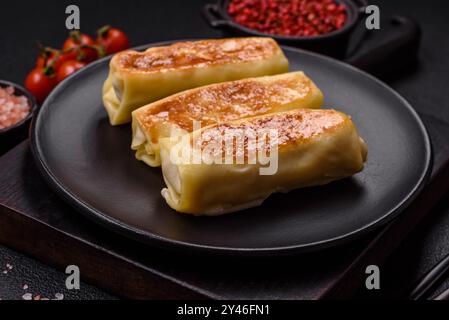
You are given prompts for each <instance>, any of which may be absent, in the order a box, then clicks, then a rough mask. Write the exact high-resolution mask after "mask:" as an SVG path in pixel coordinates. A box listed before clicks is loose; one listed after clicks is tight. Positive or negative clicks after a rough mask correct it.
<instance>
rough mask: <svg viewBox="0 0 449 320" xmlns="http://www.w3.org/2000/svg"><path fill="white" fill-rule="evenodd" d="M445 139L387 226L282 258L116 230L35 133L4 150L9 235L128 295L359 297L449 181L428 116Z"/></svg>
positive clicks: (446, 152)
mask: <svg viewBox="0 0 449 320" xmlns="http://www.w3.org/2000/svg"><path fill="white" fill-rule="evenodd" d="M423 119H424V122H425V123H426V125H427V127H428V129H429V131H430V135H431V137H432V141H433V144H434V149H435V158H434V159H435V161H434V171H433V175H432V179H431V182H430V184H429V185H428V186H427V187H426V189H425V190H424V192H423V193H422V194H421V195H420V196H419V197H418V199H416V200H415V202H414V203H413V204H412V205H411V206H410V207H409V209H407V210H406V211H405V212H404V213H403V214H401V216H400V217H399V218H398V219H396V220H395V221H394V222H392V223H391V224H389V225H388V226H387V227H385V228H383V229H382V230H380V231H377V232H375V233H373V234H371V235H369V236H367V237H365V238H363V239H359V240H357V241H354V242H353V243H351V244H349V245H346V246H344V247H340V248H334V249H329V250H327V251H323V252H318V253H311V254H306V255H300V256H294V257H282V258H272V259H244V258H226V259H225V258H214V257H210V256H209V257H201V256H193V257H192V256H184V255H180V254H179V253H176V254H174V253H171V252H166V251H160V250H158V249H154V248H151V247H148V246H145V245H142V244H140V243H137V242H134V241H132V240H128V239H126V238H123V237H121V236H119V235H116V234H114V233H111V232H109V231H107V230H105V229H103V228H101V227H99V226H97V225H96V224H94V223H93V222H91V221H89V220H87V219H85V218H84V217H82V216H81V215H80V214H78V213H77V212H75V211H74V210H73V209H72V208H71V207H69V206H68V205H66V204H65V203H64V202H62V201H61V200H60V199H59V198H58V197H57V196H56V195H55V194H54V193H53V192H52V191H51V190H50V188H49V187H48V186H47V185H46V184H45V183H44V181H43V179H42V178H41V177H40V175H39V173H38V171H37V169H36V167H35V164H34V160H33V158H32V155H31V152H30V149H29V146H28V142H24V143H22V144H21V145H19V146H17V147H16V148H15V149H13V150H12V151H11V152H9V153H8V154H6V155H5V156H4V157H2V158H1V159H0V176H1V177H2V178H1V181H0V242H1V243H3V244H5V245H7V246H9V247H11V248H13V249H16V250H18V251H21V252H25V253H27V254H29V255H31V256H33V257H36V258H37V259H39V260H41V261H43V262H45V263H47V264H49V265H52V266H55V267H56V268H59V269H61V270H64V269H65V267H66V266H67V265H72V264H74V265H77V266H79V267H80V269H81V274H82V277H83V280H84V281H86V282H88V283H91V284H94V285H97V286H99V287H101V288H103V289H105V290H107V291H109V292H111V293H114V294H117V295H118V296H120V297H124V298H150V299H176V298H180V299H203V298H204V299H320V298H346V297H350V296H351V295H352V294H353V293H354V292H355V291H356V290H357V289H359V287H360V285H361V284H362V283H364V279H365V268H366V266H367V265H370V264H377V265H380V264H382V262H383V261H384V260H385V259H386V258H387V257H388V256H389V255H390V254H391V253H392V252H393V251H394V249H395V248H396V247H397V246H398V245H399V244H400V242H401V240H402V239H404V238H405V236H406V235H407V234H408V233H409V232H410V231H411V230H412V229H413V228H414V227H415V226H416V225H417V224H418V223H419V221H420V220H421V219H422V218H423V217H425V215H426V214H427V213H428V212H429V211H430V210H431V209H432V208H433V207H434V206H435V205H436V204H437V202H438V201H439V199H440V198H441V197H442V196H443V195H444V194H445V193H446V192H447V191H448V190H449V179H448V177H449V166H448V163H449V162H448V160H449V147H448V146H447V145H445V141H444V139H445V137H447V136H448V135H449V125H446V123H444V122H441V121H439V120H437V119H434V118H432V117H430V116H423Z"/></svg>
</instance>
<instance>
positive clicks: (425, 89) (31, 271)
mask: <svg viewBox="0 0 449 320" xmlns="http://www.w3.org/2000/svg"><path fill="white" fill-rule="evenodd" d="M213 1H214V0H204V1H201V0H189V1H175V0H163V1H162V0H161V1H159V0H158V1H148V0H146V1H145V0H141V1H134V0H127V1H105V0H102V1H100V0H96V1H95V0H91V1H85V0H83V1H49V0H47V1H34V2H25V1H13V2H7V3H5V4H3V6H2V15H1V16H2V18H1V19H0V79H6V80H10V81H13V82H17V83H23V80H24V78H25V76H26V74H27V72H28V71H29V70H30V69H31V68H32V67H33V66H34V63H35V58H36V55H37V46H36V42H37V41H40V42H41V43H43V44H45V45H48V46H53V47H58V46H61V45H62V42H63V41H64V39H65V38H66V36H67V30H65V18H66V15H65V7H66V6H67V5H68V4H77V5H79V7H80V9H81V29H82V31H84V32H87V33H90V34H93V33H94V31H95V30H96V29H97V28H98V27H100V26H102V25H105V24H111V25H113V26H116V27H119V28H122V29H123V30H125V31H126V32H127V33H128V35H129V37H130V39H131V42H132V45H134V46H137V45H142V44H145V43H150V42H155V41H161V40H171V39H182V38H201V37H218V36H220V33H219V32H217V31H215V30H212V29H211V28H209V26H208V25H207V24H206V23H205V22H204V21H203V19H202V17H201V14H200V10H201V7H202V5H203V4H204V3H208V2H213ZM370 2H371V3H373V4H378V5H379V6H380V8H381V14H382V15H390V14H394V13H400V14H407V15H410V16H412V17H414V18H415V19H416V20H417V21H418V22H419V23H420V25H421V27H422V29H423V45H422V50H421V52H420V63H419V65H418V66H417V68H416V69H413V70H410V71H409V72H407V74H404V75H397V76H395V77H392V78H391V79H388V80H387V82H388V83H389V84H390V85H391V86H392V87H393V88H395V89H396V90H398V91H399V92H400V93H401V94H402V95H404V96H405V97H406V98H407V99H408V100H409V101H410V102H411V103H412V105H413V106H414V107H415V108H416V109H417V110H419V111H420V113H421V114H424V115H425V116H428V117H432V118H438V119H439V120H438V121H441V124H442V125H444V126H449V112H448V108H449V90H448V89H447V83H448V80H449V76H448V71H449V23H447V21H448V18H449V17H448V15H449V10H448V9H449V1H445V0H428V1H410V0H383V1H381V0H376V1H370ZM448 217H449V205H448V204H444V203H443V204H442V205H441V206H440V207H439V208H438V209H437V210H436V211H435V212H434V214H433V215H432V217H431V219H430V220H429V221H427V222H426V223H425V224H424V225H423V227H422V228H420V229H419V230H417V231H416V232H415V233H414V235H413V236H412V239H411V240H410V242H408V243H407V245H404V246H403V248H402V249H401V250H400V252H398V253H397V255H395V257H393V258H392V259H391V260H390V262H389V264H388V266H387V268H386V269H385V270H383V272H385V274H386V276H385V281H387V283H386V286H385V290H382V292H381V294H377V295H376V296H389V297H395V296H397V295H396V293H398V292H400V289H401V288H403V287H404V286H407V285H410V283H409V282H408V281H410V279H412V278H413V275H411V273H413V272H415V275H416V272H422V271H423V270H427V269H429V268H430V267H431V266H432V264H433V263H435V262H436V261H437V260H438V259H439V258H441V257H442V256H443V255H444V254H447V253H449V249H448V242H447V237H448V234H449V231H448V229H447V227H448V226H449V218H448ZM6 264H10V265H11V266H12V267H13V268H12V270H7V267H6ZM401 264H402V265H401ZM407 266H408V269H409V270H408V271H409V272H402V271H403V269H404V268H407ZM401 270H402V271H401ZM3 271H8V273H7V274H3ZM64 283H65V275H64V274H63V273H61V272H59V271H56V270H54V269H52V268H49V267H47V266H45V265H43V264H41V263H39V262H37V261H34V260H32V259H29V258H27V257H25V256H23V255H22V254H20V253H17V252H14V251H12V250H9V249H7V248H4V247H1V246H0V299H3V300H6V299H22V296H23V294H25V293H32V294H34V295H35V294H41V295H42V296H43V297H46V298H54V296H55V294H56V293H62V294H64V297H65V298H66V299H110V298H113V297H112V296H110V295H108V294H106V293H103V292H102V291H101V290H98V289H96V288H93V287H90V286H88V285H86V284H83V285H82V289H81V290H80V291H71V292H69V291H67V290H65V289H64V287H65V285H64ZM25 284H26V285H28V287H29V288H28V289H27V290H24V289H23V286H24V285H25Z"/></svg>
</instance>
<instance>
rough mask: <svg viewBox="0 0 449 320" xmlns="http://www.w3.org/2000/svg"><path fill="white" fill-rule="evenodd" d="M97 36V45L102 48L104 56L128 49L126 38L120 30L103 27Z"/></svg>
mask: <svg viewBox="0 0 449 320" xmlns="http://www.w3.org/2000/svg"><path fill="white" fill-rule="evenodd" d="M97 34H98V35H97V44H98V45H100V46H102V47H103V49H104V51H105V53H106V54H112V53H117V52H120V51H123V50H126V49H129V40H128V36H127V35H126V34H125V33H124V32H123V31H122V30H120V29H117V28H112V27H110V26H105V27H103V28H101V29H100V30H98V32H97Z"/></svg>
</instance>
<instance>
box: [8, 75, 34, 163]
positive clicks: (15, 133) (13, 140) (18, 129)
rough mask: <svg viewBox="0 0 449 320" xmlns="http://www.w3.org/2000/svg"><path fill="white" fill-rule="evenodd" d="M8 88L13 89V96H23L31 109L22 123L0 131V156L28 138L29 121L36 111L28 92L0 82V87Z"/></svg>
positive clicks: (32, 98) (11, 84)
mask: <svg viewBox="0 0 449 320" xmlns="http://www.w3.org/2000/svg"><path fill="white" fill-rule="evenodd" d="M9 86H11V87H13V88H14V94H16V95H20V96H25V97H26V98H27V99H28V103H29V105H30V107H31V109H30V113H29V114H28V115H27V116H26V117H25V118H24V119H23V120H22V121H20V122H18V123H16V124H15V125H13V126H11V127H8V128H5V129H0V155H3V154H4V153H5V152H7V151H8V150H9V149H11V148H13V147H14V146H16V145H17V144H19V143H20V142H21V141H23V140H25V139H26V138H27V137H28V131H29V127H30V123H31V119H32V118H33V115H34V113H35V112H36V110H37V103H36V99H35V98H34V96H33V95H32V94H31V93H30V92H29V91H28V90H26V89H25V88H23V87H22V86H19V85H17V84H15V83H12V82H9V81H4V80H0V87H2V88H6V87H9Z"/></svg>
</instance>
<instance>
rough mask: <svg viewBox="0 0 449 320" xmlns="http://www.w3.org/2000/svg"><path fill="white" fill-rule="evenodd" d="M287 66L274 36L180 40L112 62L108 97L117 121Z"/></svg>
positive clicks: (127, 53)
mask: <svg viewBox="0 0 449 320" xmlns="http://www.w3.org/2000/svg"><path fill="white" fill-rule="evenodd" d="M287 71H288V60H287V59H286V57H285V55H284V53H283V52H282V50H281V48H280V47H279V46H278V44H277V43H276V42H275V41H274V40H273V39H270V38H235V39H221V40H203V41H195V42H180V43H175V44H173V45H170V46H165V47H154V48H150V49H148V50H147V51H145V52H136V51H124V52H121V53H118V54H116V55H115V56H114V57H113V58H112V60H111V63H110V73H109V77H108V79H107V80H106V82H105V84H104V87H103V102H104V106H105V108H106V111H107V113H108V115H109V120H110V122H111V124H112V125H119V124H124V123H127V122H130V121H131V112H132V111H133V110H135V109H136V108H138V107H141V106H144V105H146V104H148V103H151V102H154V101H157V100H159V99H162V98H165V97H167V96H169V95H172V94H175V93H177V92H180V91H183V90H187V89H191V88H196V87H199V86H204V85H208V84H212V83H218V82H224V81H231V80H238V79H244V78H249V77H258V76H266V75H274V74H278V73H284V72H287Z"/></svg>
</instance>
